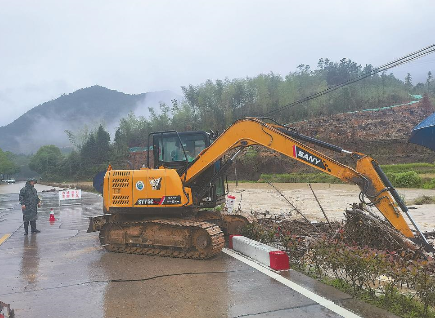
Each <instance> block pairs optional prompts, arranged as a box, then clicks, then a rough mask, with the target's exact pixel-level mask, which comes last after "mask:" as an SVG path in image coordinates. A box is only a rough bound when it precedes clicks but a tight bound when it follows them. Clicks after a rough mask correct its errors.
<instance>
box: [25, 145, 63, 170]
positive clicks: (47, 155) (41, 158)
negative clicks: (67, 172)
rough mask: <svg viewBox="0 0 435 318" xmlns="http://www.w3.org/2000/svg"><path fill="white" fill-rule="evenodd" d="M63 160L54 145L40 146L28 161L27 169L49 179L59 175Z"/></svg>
mask: <svg viewBox="0 0 435 318" xmlns="http://www.w3.org/2000/svg"><path fill="white" fill-rule="evenodd" d="M63 159H64V158H63V155H62V153H61V152H60V149H59V148H58V147H56V146H54V145H49V146H42V147H41V148H39V150H38V151H37V152H36V154H35V155H34V156H33V157H32V158H31V159H30V163H29V167H30V169H32V170H33V171H36V172H37V173H39V174H41V175H42V176H43V177H44V178H50V177H53V176H55V175H57V174H58V173H59V168H60V166H61V163H62V161H63Z"/></svg>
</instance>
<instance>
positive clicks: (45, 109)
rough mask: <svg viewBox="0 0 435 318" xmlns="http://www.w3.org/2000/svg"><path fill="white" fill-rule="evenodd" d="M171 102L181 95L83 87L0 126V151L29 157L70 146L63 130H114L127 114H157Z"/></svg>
mask: <svg viewBox="0 0 435 318" xmlns="http://www.w3.org/2000/svg"><path fill="white" fill-rule="evenodd" d="M173 99H178V100H181V99H182V96H180V95H177V94H175V93H173V92H171V91H159V92H149V93H143V94H137V95H129V94H124V93H122V92H118V91H115V90H110V89H108V88H105V87H101V86H92V87H88V88H83V89H80V90H78V91H75V92H73V93H71V94H67V95H65V94H64V95H62V96H60V97H59V98H57V99H55V100H52V101H48V102H45V103H43V104H41V105H39V106H36V107H34V108H32V109H31V110H29V111H28V112H26V113H25V114H23V115H22V116H20V117H19V118H18V119H16V120H15V121H13V122H12V123H10V124H8V125H6V126H3V127H0V148H1V149H3V150H4V151H11V152H14V153H25V154H29V153H33V152H36V151H37V150H38V149H39V147H41V146H43V145H49V144H53V145H56V146H58V147H67V146H71V144H70V142H69V140H68V137H67V135H66V133H65V130H71V131H73V132H76V131H80V130H81V129H83V128H84V127H85V126H87V127H88V128H90V129H93V128H94V127H97V126H98V125H99V124H103V125H104V126H105V127H106V129H108V130H109V131H111V130H115V128H116V126H117V124H118V122H119V119H120V118H122V117H125V116H126V115H127V114H128V113H129V112H134V113H135V114H136V115H137V116H145V117H147V115H148V114H149V110H148V109H149V108H153V109H155V110H156V112H158V111H159V105H160V103H166V104H167V105H170V104H171V100H173Z"/></svg>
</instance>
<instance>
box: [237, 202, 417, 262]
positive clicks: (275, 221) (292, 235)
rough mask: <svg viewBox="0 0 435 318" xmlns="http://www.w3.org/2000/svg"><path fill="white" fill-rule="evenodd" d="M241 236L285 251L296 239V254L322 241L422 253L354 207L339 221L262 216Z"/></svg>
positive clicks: (374, 218) (370, 214) (413, 245)
mask: <svg viewBox="0 0 435 318" xmlns="http://www.w3.org/2000/svg"><path fill="white" fill-rule="evenodd" d="M245 234H247V236H250V237H252V238H253V239H257V240H260V241H264V242H265V243H272V244H275V245H280V246H281V247H282V248H283V249H286V250H288V249H289V244H293V248H294V247H295V246H294V244H295V243H294V242H295V240H296V241H297V242H298V244H297V245H298V247H297V250H298V251H299V253H300V254H303V252H304V250H305V251H306V250H308V249H309V245H310V242H315V241H317V240H324V239H330V240H339V241H341V242H343V243H346V244H348V245H350V246H359V247H361V248H365V247H368V248H372V249H376V250H383V251H388V252H395V253H397V254H403V253H406V255H407V256H408V257H410V258H420V257H421V256H422V254H423V253H424V250H423V248H422V247H421V246H420V245H418V244H416V243H414V242H412V241H410V240H409V239H408V238H406V237H405V236H404V235H402V234H401V233H400V232H398V231H397V230H395V229H394V228H392V227H391V225H390V224H389V223H388V222H387V221H384V220H382V219H380V218H379V217H377V216H376V215H374V214H372V213H370V211H366V210H364V209H361V208H358V207H357V206H356V205H355V206H354V207H353V208H352V209H349V210H346V212H345V220H343V221H342V222H310V221H308V220H305V219H282V218H276V217H275V218H271V217H263V218H258V219H257V222H256V223H255V224H254V225H252V226H251V227H250V228H249V229H248V230H247V231H246V233H245ZM299 253H298V254H299ZM403 255H404V254H403Z"/></svg>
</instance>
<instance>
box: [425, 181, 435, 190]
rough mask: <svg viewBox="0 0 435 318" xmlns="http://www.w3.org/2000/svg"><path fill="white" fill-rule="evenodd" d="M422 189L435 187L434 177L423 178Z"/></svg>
mask: <svg viewBox="0 0 435 318" xmlns="http://www.w3.org/2000/svg"><path fill="white" fill-rule="evenodd" d="M422 182H423V189H435V179H423V181H422Z"/></svg>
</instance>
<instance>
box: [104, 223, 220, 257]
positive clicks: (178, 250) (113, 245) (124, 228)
mask: <svg viewBox="0 0 435 318" xmlns="http://www.w3.org/2000/svg"><path fill="white" fill-rule="evenodd" d="M100 242H101V244H102V245H103V246H104V248H105V249H106V250H107V251H110V252H117V253H129V254H143V255H156V256H167V257H178V258H190V259H207V258H210V257H213V256H215V255H217V254H219V253H220V252H221V250H222V248H223V247H224V244H225V240H224V235H223V233H222V231H221V229H220V228H219V226H217V225H215V224H212V223H208V222H197V221H191V220H182V219H170V220H169V219H156V220H146V221H141V222H122V223H106V224H104V225H103V227H102V228H101V231H100Z"/></svg>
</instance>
